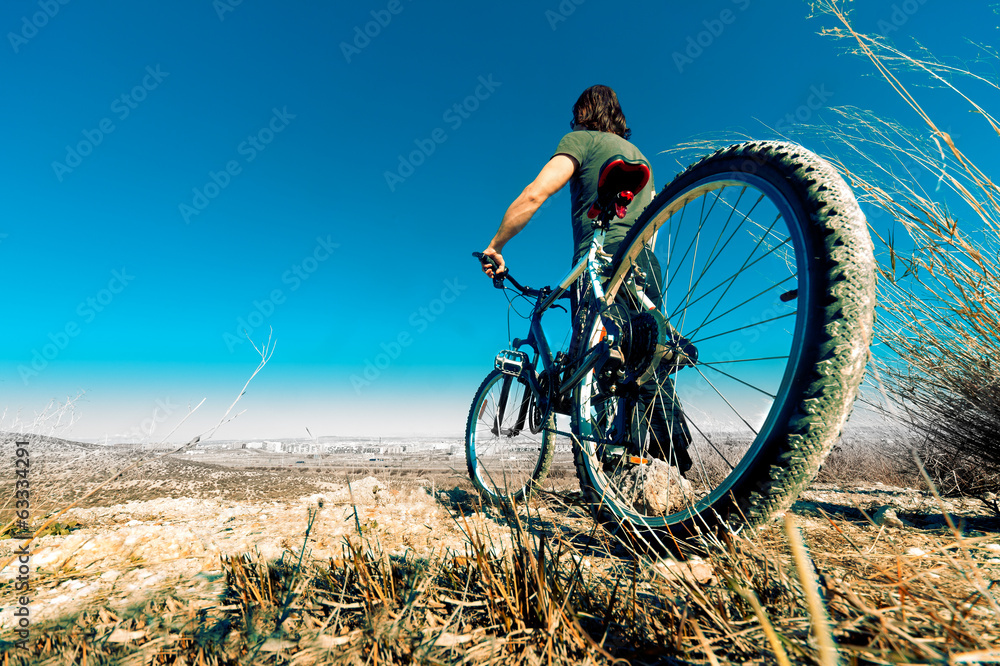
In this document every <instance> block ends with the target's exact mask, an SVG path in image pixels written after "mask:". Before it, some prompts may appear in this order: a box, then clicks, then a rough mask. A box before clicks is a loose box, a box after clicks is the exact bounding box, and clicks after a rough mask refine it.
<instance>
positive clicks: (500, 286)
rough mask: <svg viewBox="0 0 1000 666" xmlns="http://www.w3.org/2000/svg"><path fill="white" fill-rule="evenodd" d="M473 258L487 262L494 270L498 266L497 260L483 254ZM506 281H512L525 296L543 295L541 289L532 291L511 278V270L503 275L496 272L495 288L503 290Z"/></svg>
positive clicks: (494, 278) (477, 254)
mask: <svg viewBox="0 0 1000 666" xmlns="http://www.w3.org/2000/svg"><path fill="white" fill-rule="evenodd" d="M472 256H473V257H475V258H476V259H478V260H479V261H481V262H482V261H486V262H487V263H488V264H490V266H492V267H493V268H494V269H495V268H496V267H497V266H498V264H497V262H496V259H494V258H493V257H490V256H488V255H485V254H483V253H482V252H473V253H472ZM505 279H506V280H510V283H511V284H512V285H514V288H515V289H517V290H518V291H519V292H521V293H522V294H524V295H525V296H539V295H541V293H542V292H541V290H540V289H532V288H531V287H525V286H524V285H522V284H521V283H519V282H518V281H517V280H515V279H514V278H513V277H512V276H511V274H510V270H505V271H504V272H503V273H497V272H495V271H494V273H493V286H494V287H496V288H497V289H503V288H504V286H503V281H504V280H505Z"/></svg>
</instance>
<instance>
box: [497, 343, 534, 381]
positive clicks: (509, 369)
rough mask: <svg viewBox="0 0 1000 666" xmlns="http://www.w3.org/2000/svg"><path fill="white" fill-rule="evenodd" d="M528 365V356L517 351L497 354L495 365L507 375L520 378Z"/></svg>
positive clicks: (511, 350) (512, 350) (508, 350)
mask: <svg viewBox="0 0 1000 666" xmlns="http://www.w3.org/2000/svg"><path fill="white" fill-rule="evenodd" d="M527 363H528V355H527V354H525V353H524V352H520V351H517V350H515V349H505V350H503V351H502V352H500V353H499V354H497V357H496V361H495V362H494V365H495V366H496V369H497V370H499V371H500V372H502V373H503V374H505V375H511V376H512V377H520V376H521V372H522V371H523V370H524V366H525V365H526V364H527Z"/></svg>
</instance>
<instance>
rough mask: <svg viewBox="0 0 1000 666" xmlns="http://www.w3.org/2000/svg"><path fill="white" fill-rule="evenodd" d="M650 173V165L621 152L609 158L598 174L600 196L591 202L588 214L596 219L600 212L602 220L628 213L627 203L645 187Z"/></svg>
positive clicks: (623, 215) (598, 192) (598, 194)
mask: <svg viewBox="0 0 1000 666" xmlns="http://www.w3.org/2000/svg"><path fill="white" fill-rule="evenodd" d="M649 177H650V170H649V165H648V164H646V163H645V162H642V161H640V160H629V159H626V158H625V157H623V156H621V155H615V156H614V157H612V158H610V159H608V161H607V162H605V163H604V166H602V167H601V173H600V175H599V176H598V177H597V200H596V201H594V203H593V204H591V206H590V210H588V211H587V217H589V218H590V219H592V220H593V219H595V218H597V217H599V216H600V217H601V219H602V221H606V220H610V219H611V217H612V215H614V216H616V217H619V218H622V217H625V211H626V209H627V208H628V205H629V204H630V203H632V199H634V198H635V194H636V192H639V191H640V190H641V189H642V188H644V187H646V183H648V182H649ZM602 213H603V215H602Z"/></svg>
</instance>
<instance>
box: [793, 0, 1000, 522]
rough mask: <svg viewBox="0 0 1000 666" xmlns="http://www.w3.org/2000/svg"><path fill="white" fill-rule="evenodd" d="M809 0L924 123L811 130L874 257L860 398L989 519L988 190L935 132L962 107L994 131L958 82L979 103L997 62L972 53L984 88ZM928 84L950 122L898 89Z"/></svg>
mask: <svg viewBox="0 0 1000 666" xmlns="http://www.w3.org/2000/svg"><path fill="white" fill-rule="evenodd" d="M812 4H813V9H814V11H815V12H816V13H818V14H824V15H826V17H827V18H829V19H833V21H835V22H836V25H835V26H834V27H831V28H827V29H825V30H824V31H823V32H824V34H826V35H829V36H832V37H836V38H840V39H844V40H848V44H849V45H850V46H849V49H850V50H851V51H852V52H854V53H855V54H858V55H860V56H863V57H865V58H867V59H868V60H869V61H870V62H871V63H872V64H873V65H874V66H875V68H876V69H877V71H878V73H879V74H880V75H881V77H882V78H883V79H884V80H885V81H886V83H887V84H888V85H890V86H891V87H892V89H893V90H894V91H895V92H896V93H897V94H898V95H899V96H900V97H901V98H902V99H903V100H904V101H905V102H906V103H907V104H908V105H909V106H910V108H911V109H912V110H913V111H914V112H915V113H916V115H917V117H918V118H919V120H920V122H921V123H922V125H923V126H922V127H921V128H920V129H919V130H911V129H908V128H906V127H904V126H903V125H901V124H899V123H896V122H892V121H889V120H885V119H883V118H881V117H879V116H877V115H875V114H874V113H871V112H867V111H863V110H860V109H856V108H840V109H834V110H833V111H834V112H835V113H838V114H840V116H841V119H840V120H842V122H838V123H836V124H834V125H830V126H829V127H826V128H824V130H825V131H826V133H827V138H828V139H829V140H830V141H829V143H828V152H830V153H832V154H833V155H835V159H836V161H837V162H838V166H839V167H840V168H841V169H842V170H843V171H844V172H845V173H846V174H847V175H848V177H849V179H850V182H851V185H852V187H853V188H854V189H855V192H856V194H857V195H858V197H859V199H860V200H861V201H862V203H863V204H864V203H867V204H868V206H867V208H866V210H867V211H868V216H869V220H870V222H871V226H872V232H873V235H874V236H875V237H876V238H877V240H876V245H877V252H878V253H879V254H880V262H879V263H880V280H879V282H880V285H879V306H880V307H879V309H878V311H877V321H876V340H877V343H876V346H875V347H874V349H873V352H874V361H873V363H872V366H871V373H870V374H871V379H872V380H873V381H872V384H873V386H874V387H875V388H876V389H877V390H876V391H875V392H874V393H872V392H869V399H873V400H875V401H876V402H881V406H882V407H883V408H884V409H885V410H886V411H888V412H889V413H890V414H892V415H894V416H896V417H897V418H900V419H902V420H904V421H905V422H906V423H907V424H908V425H909V426H910V427H912V428H914V429H915V430H916V431H917V432H918V433H919V434H920V435H921V438H920V441H921V443H920V444H919V446H918V454H919V455H920V457H921V458H922V459H923V461H924V465H925V466H926V467H927V469H928V471H929V472H930V473H931V477H932V480H933V481H935V482H936V483H937V484H938V486H939V488H941V489H942V490H944V491H947V492H950V493H955V494H957V493H963V494H969V495H973V496H977V497H981V498H983V499H986V500H987V501H989V502H990V503H991V504H992V506H993V508H994V509H995V510H997V511H998V513H1000V508H998V506H997V502H996V493H997V491H998V486H1000V298H998V292H1000V273H998V268H1000V266H998V261H1000V260H998V250H1000V188H998V187H997V185H996V184H995V183H994V181H993V180H992V179H991V177H990V176H989V175H988V174H987V173H986V172H985V171H984V170H982V169H980V168H979V167H978V166H977V165H976V163H975V162H974V161H973V160H972V159H971V158H970V157H969V156H968V155H966V154H965V153H964V152H963V151H962V149H961V148H960V147H959V143H960V139H957V138H955V137H954V136H953V135H952V134H951V133H949V132H946V131H944V130H943V129H942V128H941V127H942V126H941V125H939V124H938V120H940V122H942V123H954V124H956V125H958V124H961V123H962V122H963V121H966V119H967V118H969V117H970V114H969V112H970V111H971V112H973V114H974V118H975V120H976V121H977V122H981V123H985V124H986V126H987V127H988V130H989V131H990V133H991V134H993V135H995V136H998V137H1000V123H998V122H997V120H996V118H994V116H993V115H992V114H991V113H990V112H989V111H988V110H987V109H986V108H984V107H982V106H980V105H979V104H977V103H976V102H975V101H973V100H972V99H971V98H970V97H969V96H967V95H966V94H965V93H964V92H963V91H962V90H961V89H960V88H959V87H958V83H957V82H959V81H961V82H962V83H963V85H965V84H970V85H971V86H973V87H978V88H979V89H980V90H981V93H978V94H981V95H984V96H992V95H993V94H994V93H996V92H998V91H1000V87H998V85H997V83H996V82H995V80H996V79H995V77H996V74H995V70H996V68H997V65H998V64H1000V58H998V57H997V55H996V53H995V52H992V51H990V50H989V49H988V48H986V47H978V48H979V53H978V56H979V57H978V59H977V61H976V62H977V63H978V65H976V66H975V68H976V69H980V68H982V69H983V70H984V71H985V70H988V69H991V68H992V69H993V70H994V72H993V76H994V79H993V80H990V79H989V78H988V77H987V76H985V75H982V74H978V73H976V72H974V71H972V68H970V67H969V66H968V65H952V64H948V63H946V62H943V61H941V60H938V59H937V58H935V57H933V56H932V55H930V54H929V53H928V52H927V51H926V50H925V49H922V48H920V47H919V45H917V46H915V47H914V51H913V53H906V52H904V51H903V50H901V49H900V48H898V47H897V46H895V45H893V44H892V43H891V42H890V41H888V40H887V39H885V38H882V37H880V36H877V35H866V34H861V33H859V32H857V31H856V30H855V29H854V27H853V26H852V23H851V17H850V13H849V11H848V9H847V3H845V2H844V1H843V0H820V1H818V2H814V3H812ZM904 81H905V82H904ZM928 85H929V86H931V87H932V88H937V89H939V90H938V91H935V92H940V91H943V92H946V93H948V94H953V95H954V100H955V101H954V104H953V106H952V108H953V109H954V113H953V114H950V115H951V116H952V117H948V118H940V119H934V118H931V116H930V115H929V114H928V113H927V112H926V111H925V109H924V107H923V106H921V103H920V102H919V101H918V99H917V96H916V95H915V94H913V93H911V90H916V88H917V87H918V86H922V87H926V86H928ZM924 94H930V93H924ZM949 129H950V125H949ZM977 148H982V146H977ZM996 148H1000V142H997V146H996ZM996 148H995V149H994V152H995V150H996ZM987 154H989V153H987ZM873 396H874V397H873Z"/></svg>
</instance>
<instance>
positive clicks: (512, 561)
mask: <svg viewBox="0 0 1000 666" xmlns="http://www.w3.org/2000/svg"><path fill="white" fill-rule="evenodd" d="M558 501H559V497H549V498H548V499H547V501H546V503H547V506H548V507H550V508H553V507H554V508H556V509H559V507H560V505H559V503H558ZM539 506H541V505H535V506H534V507H532V508H530V509H528V510H522V511H521V512H519V513H518V514H517V515H511V516H508V526H509V530H510V534H511V536H512V538H513V543H514V548H513V549H500V548H497V545H498V544H496V543H495V542H494V541H493V540H492V539H491V538H490V537H489V536H488V535H486V534H484V533H481V532H479V531H477V530H475V529H473V528H471V527H468V524H467V523H466V527H467V544H466V550H465V551H464V552H455V551H449V552H441V553H438V554H437V555H434V556H432V557H430V558H424V559H414V558H412V557H395V556H390V555H388V554H387V553H386V551H385V550H384V549H383V547H382V545H381V543H380V541H378V540H377V539H374V538H372V535H371V533H370V532H369V531H368V529H367V528H366V526H365V525H363V524H361V523H360V522H359V523H358V525H357V529H356V531H355V533H354V534H353V535H351V536H349V537H348V538H345V539H344V541H343V544H342V552H341V555H340V556H339V557H333V558H329V559H314V558H311V557H310V556H309V553H308V552H307V551H303V550H302V549H290V550H288V551H287V552H286V553H285V554H284V556H282V557H281V558H279V559H277V560H273V561H265V560H263V559H262V558H260V557H259V556H257V555H254V554H244V555H240V556H234V557H227V558H224V559H223V561H222V563H221V564H222V570H223V572H224V575H225V592H224V594H223V596H222V598H221V599H219V600H218V601H216V602H214V603H210V602H191V601H180V600H178V599H177V598H176V597H175V596H173V595H171V594H170V592H169V591H168V590H163V591H161V594H160V595H159V596H158V597H157V598H155V599H153V600H152V601H148V602H146V603H145V604H144V605H142V606H140V607H134V608H131V609H128V610H127V611H122V610H120V609H119V610H117V611H116V610H113V609H112V608H111V607H109V606H98V607H94V608H91V609H88V610H87V611H85V612H83V613H81V614H79V615H76V616H73V617H64V618H60V619H58V620H56V621H52V622H48V623H46V624H44V625H39V626H34V627H32V636H33V638H32V640H31V641H30V649H29V650H22V649H14V648H13V646H12V645H11V644H10V643H6V644H4V645H2V646H0V648H2V650H3V651H4V657H3V659H4V661H3V663H5V664H29V663H40V662H44V663H52V664H61V663H84V662H86V663H88V664H104V663H134V664H250V663H255V664H256V663H261V664H284V663H289V664H313V663H338V664H339V663H344V664H354V663H357V664H362V663H365V664H368V663H371V664H374V663H386V664H404V663H406V664H408V663H419V664H460V663H461V664H465V663H483V664H487V663H488V664H500V663H511V664H515V663H516V664H590V663H593V664H611V663H616V662H617V663H624V662H623V661H622V660H627V661H628V662H629V663H633V664H647V663H691V662H694V663H713V664H714V663H730V662H741V663H765V662H778V663H836V661H837V660H838V659H839V660H847V661H851V662H865V663H900V662H920V663H962V662H970V661H979V660H983V659H992V660H1000V645H998V637H997V635H996V633H997V629H996V628H997V626H1000V607H998V601H997V593H996V583H997V579H998V578H1000V564H997V563H994V562H990V561H989V560H991V559H992V560H996V558H997V557H998V556H1000V553H997V552H996V550H1000V546H997V545H996V541H997V540H996V538H995V536H994V538H993V540H992V545H991V547H990V548H987V547H986V546H987V543H986V541H987V540H986V539H985V537H983V536H973V535H969V534H963V533H962V531H961V530H959V529H957V528H949V529H945V530H941V531H938V532H923V533H921V534H920V535H919V538H920V541H919V543H920V544H921V546H920V547H919V548H916V547H913V546H910V545H908V544H911V543H913V540H912V538H907V534H906V533H905V532H904V531H902V530H895V529H890V528H885V527H881V528H878V527H875V526H873V525H872V524H869V523H867V522H865V521H855V520H849V519H844V518H842V517H832V516H828V517H823V516H822V515H820V517H818V518H809V517H804V518H798V519H797V520H793V519H792V517H791V515H789V516H788V517H787V519H786V524H785V525H784V526H781V525H778V524H774V525H771V526H768V527H766V528H764V529H763V530H760V531H758V532H755V533H752V534H743V535H732V534H731V535H728V537H727V538H726V539H725V543H726V546H725V548H723V549H717V550H714V551H712V552H711V553H710V554H709V555H708V557H707V559H704V560H703V559H699V558H692V559H689V560H687V561H683V562H676V561H672V560H663V561H659V562H654V561H652V560H649V559H646V558H644V557H642V556H640V555H636V554H633V553H629V552H627V551H624V550H623V549H621V548H620V547H618V546H617V545H616V544H614V543H612V542H609V541H606V540H605V539H606V537H605V536H603V533H602V532H600V531H599V530H595V531H594V533H593V534H592V535H590V538H587V539H581V538H567V537H566V536H565V535H560V534H559V533H558V532H555V533H553V532H551V531H546V530H542V529H539V528H538V525H539V523H540V522H542V521H541V519H540V517H539V516H538V515H537V514H538V508H539ZM320 510H322V509H320ZM315 517H316V516H315V514H312V515H310V529H311V525H312V523H313V521H314V520H315ZM455 519H456V520H457V521H459V523H463V521H464V519H463V518H461V517H460V516H458V517H456V518H455ZM308 532H309V530H307V535H306V540H305V543H308ZM803 533H804V535H805V537H804V540H803V537H802V536H801V535H802V534H803Z"/></svg>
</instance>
